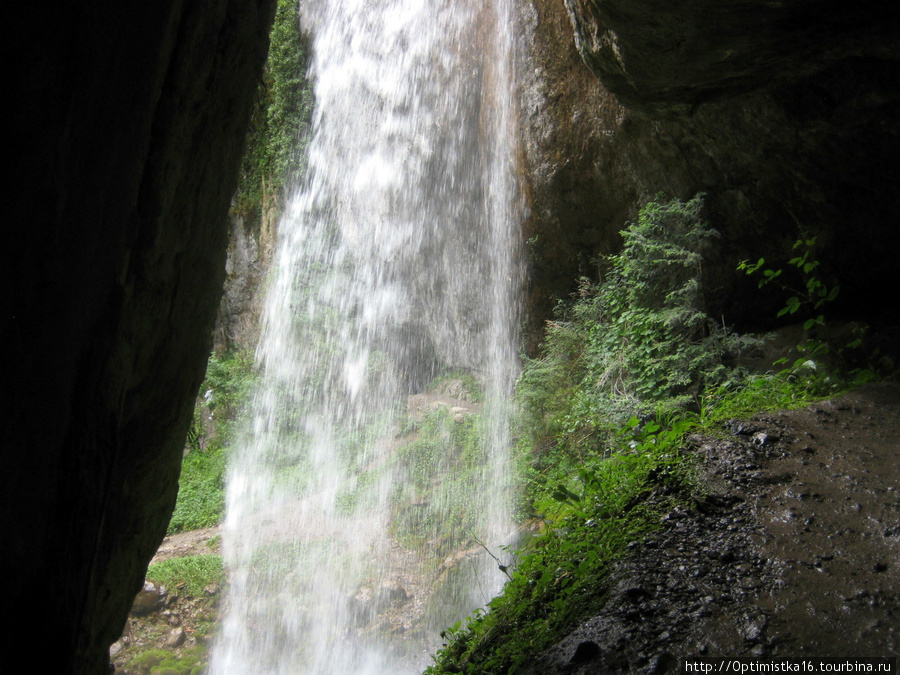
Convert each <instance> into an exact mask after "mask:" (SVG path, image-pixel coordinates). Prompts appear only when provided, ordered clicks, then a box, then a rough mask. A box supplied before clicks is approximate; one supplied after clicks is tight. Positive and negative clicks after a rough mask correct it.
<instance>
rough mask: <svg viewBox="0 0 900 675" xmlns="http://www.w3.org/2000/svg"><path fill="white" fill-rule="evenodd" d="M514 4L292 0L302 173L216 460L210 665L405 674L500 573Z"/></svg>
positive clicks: (514, 249)
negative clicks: (305, 82) (217, 523)
mask: <svg viewBox="0 0 900 675" xmlns="http://www.w3.org/2000/svg"><path fill="white" fill-rule="evenodd" d="M510 12H511V9H510V7H509V6H508V3H507V0H453V1H451V0H303V2H302V3H301V8H300V16H301V20H302V23H303V25H304V28H305V29H306V30H308V31H309V32H310V33H311V35H312V40H313V57H312V64H311V66H310V69H311V70H310V75H311V78H312V79H313V81H314V82H315V100H316V107H315V112H314V117H313V137H312V139H311V141H310V145H309V170H308V173H307V175H306V177H305V178H304V180H303V183H302V185H300V186H298V189H297V190H296V193H295V195H294V197H293V199H292V200H291V203H290V205H289V208H288V209H287V210H286V213H285V216H284V217H283V219H282V221H281V223H280V225H279V241H278V244H277V249H276V250H277V253H276V260H275V272H274V276H273V278H272V280H271V282H270V287H269V289H268V293H267V299H266V306H265V311H264V324H263V329H262V335H261V339H260V344H259V346H258V350H257V358H258V364H259V369H260V372H261V378H260V384H259V385H258V388H257V391H256V392H255V394H254V397H253V400H252V404H251V411H250V416H251V421H250V422H249V423H248V425H247V429H246V431H245V432H244V434H243V440H242V442H240V443H239V444H238V447H236V448H235V449H234V451H233V457H232V458H231V459H230V467H229V472H228V487H227V494H228V497H227V517H226V529H225V537H224V539H225V541H224V548H225V557H226V564H227V566H228V568H229V588H228V591H227V599H226V608H227V611H226V617H225V620H224V625H223V628H222V632H221V635H220V637H219V639H218V640H217V643H216V645H215V647H214V653H213V659H212V672H213V673H216V674H218V675H236V674H238V673H240V674H244V673H290V674H295V673H342V674H343V673H404V672H419V671H421V669H422V668H423V667H424V666H425V665H427V663H429V661H430V659H429V655H430V653H432V652H433V651H434V650H435V649H436V648H437V647H439V646H440V642H439V631H440V629H441V628H443V627H445V626H447V625H450V624H453V623H454V622H456V621H457V620H459V619H462V618H463V617H465V616H466V615H467V614H469V613H470V612H471V611H472V610H474V609H475V608H477V607H479V606H483V605H484V604H485V603H486V602H487V601H488V600H489V599H490V598H491V597H493V595H495V594H496V593H497V592H498V591H499V590H500V589H501V588H502V585H503V582H504V581H505V580H506V577H505V576H504V574H503V572H502V571H501V570H500V569H499V568H498V560H497V559H500V560H503V561H504V562H506V557H505V556H506V555H507V554H506V553H505V551H504V549H503V548H502V545H503V544H505V543H508V542H509V541H510V538H511V533H513V532H514V528H513V526H512V521H511V518H510V503H511V483H512V479H511V475H510V472H509V468H508V465H509V458H508V454H509V445H510V440H509V432H508V419H509V399H510V394H511V391H512V386H513V381H514V377H515V373H516V368H517V358H516V357H517V351H518V349H517V344H516V335H517V328H518V321H519V316H518V313H519V305H520V301H519V297H518V291H519V286H520V284H521V270H520V269H519V255H518V248H519V225H520V222H519V221H520V216H521V213H520V206H519V203H518V200H519V195H518V188H517V169H516V153H515V137H516V130H515V116H514V105H513V91H514V90H513V82H512V70H513V69H512V56H511V54H512V21H511V20H510ZM488 550H489V551H490V554H488V553H487V551H488ZM494 556H496V558H497V559H495V557H494Z"/></svg>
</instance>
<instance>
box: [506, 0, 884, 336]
mask: <svg viewBox="0 0 900 675" xmlns="http://www.w3.org/2000/svg"><path fill="white" fill-rule="evenodd" d="M566 6H567V9H568V12H566V11H565V9H564V7H563V6H562V3H559V2H554V1H552V0H534V2H533V3H531V4H524V5H522V6H521V7H522V8H521V13H520V20H521V25H520V34H521V35H522V36H523V40H522V43H521V44H522V47H521V49H522V51H523V53H522V57H523V60H524V61H525V62H526V63H528V64H529V66H528V67H526V68H524V69H523V72H522V75H521V80H522V85H523V86H522V92H523V96H522V120H523V130H524V131H523V133H524V141H525V142H524V148H525V152H524V155H525V158H526V164H527V169H526V174H527V181H528V187H529V197H530V199H531V217H530V220H529V224H528V227H529V233H528V235H527V236H528V237H529V242H530V245H529V247H528V248H529V254H530V261H531V265H532V269H533V274H532V289H531V294H530V307H531V315H532V317H533V318H534V319H536V320H537V321H538V322H540V321H542V320H543V318H545V317H546V315H547V312H548V310H549V307H550V306H551V303H552V301H553V299H554V297H560V296H564V295H565V294H566V293H568V292H571V290H573V288H574V279H575V278H576V277H577V276H578V275H579V274H587V275H589V276H591V275H595V274H596V265H594V264H593V262H592V260H593V259H594V258H595V257H596V256H597V255H598V254H603V253H609V252H610V251H611V250H614V249H615V248H616V246H617V243H618V239H617V237H618V235H617V233H618V230H620V229H621V228H622V226H623V224H624V223H625V221H626V220H627V219H629V218H633V217H634V216H635V215H636V213H637V208H638V207H639V205H640V203H641V202H643V201H646V200H648V199H650V198H651V197H653V196H654V195H655V194H656V193H657V192H659V191H663V192H665V193H667V194H668V195H669V196H677V197H681V198H686V197H690V196H693V194H695V193H696V192H700V191H703V192H706V193H707V195H708V197H707V204H708V207H709V209H708V210H709V217H710V221H711V223H712V224H713V226H714V227H716V228H717V229H719V230H720V232H721V233H722V239H721V241H720V244H719V246H718V247H717V250H716V251H715V253H714V255H713V257H712V260H711V261H710V270H709V271H710V272H711V278H712V280H713V281H712V284H711V287H710V288H709V289H708V292H709V300H710V302H711V304H712V307H711V313H713V315H719V314H723V315H724V318H725V320H726V321H727V322H728V323H737V324H743V325H745V326H746V325H753V324H758V323H759V322H760V321H764V320H766V319H767V318H768V317H771V316H773V315H774V310H777V309H778V306H774V305H776V304H777V303H779V302H783V298H775V297H766V296H765V295H761V294H759V293H758V292H757V291H756V286H755V284H752V283H747V280H746V279H743V278H741V275H739V274H736V273H735V265H736V263H737V262H738V261H739V260H741V259H744V258H751V259H754V260H755V259H756V258H758V257H760V256H765V257H766V258H767V260H770V261H772V262H773V263H774V264H780V265H783V264H784V263H783V261H785V260H787V258H788V257H789V253H790V247H791V244H792V243H793V242H794V240H795V239H796V238H797V236H798V234H799V233H800V232H801V231H806V232H808V233H810V234H811V235H813V236H817V237H818V239H819V251H818V255H819V256H820V259H821V260H822V263H823V265H822V268H821V271H822V273H823V274H827V275H829V276H831V277H833V278H834V279H836V280H837V282H838V283H840V284H841V285H842V299H843V302H844V304H843V308H842V309H843V310H844V311H847V312H851V313H852V312H856V313H868V314H869V315H870V316H871V315H872V314H873V313H877V312H878V311H880V310H882V309H884V308H885V303H883V302H882V300H881V298H882V297H884V296H885V294H893V293H894V292H895V291H896V290H897V279H896V275H895V274H894V272H893V269H894V267H895V265H894V253H893V252H894V251H895V250H896V248H897V244H898V229H897V228H896V226H895V222H896V217H895V215H894V214H895V212H896V205H895V203H894V197H893V194H894V185H895V184H896V181H897V178H898V170H897V157H898V151H900V116H898V115H897V114H896V109H897V105H898V101H900V86H898V83H900V48H898V41H897V40H896V35H897V34H898V33H897V28H898V26H897V23H896V21H897V20H896V19H895V18H894V17H893V15H892V13H890V12H889V10H888V8H887V7H886V6H884V5H883V4H881V3H870V4H868V5H867V6H866V7H858V6H856V5H853V6H851V5H846V4H841V3H834V2H825V1H813V0H810V1H808V2H761V1H745V2H729V3H716V2H699V3H693V2H681V1H679V2H671V3H665V2H654V1H651V0H646V1H641V2H632V1H631V0H627V1H624V0H623V1H619V0H568V1H567V3H566ZM567 14H568V16H567ZM573 27H574V30H573ZM573 34H574V38H575V39H574V40H573ZM576 47H578V48H579V49H580V55H581V56H582V57H583V59H582V58H579V53H578V50H576ZM585 64H587V66H589V67H590V68H588V67H587V66H586V65H585ZM773 306H774V309H773Z"/></svg>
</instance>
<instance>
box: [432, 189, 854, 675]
mask: <svg viewBox="0 0 900 675" xmlns="http://www.w3.org/2000/svg"><path fill="white" fill-rule="evenodd" d="M701 207H702V204H701V199H700V196H698V197H696V198H694V199H692V200H690V201H689V202H686V203H684V202H680V201H678V200H673V201H671V202H669V203H667V204H663V203H653V204H649V205H648V206H647V207H645V208H644V209H643V210H642V211H641V215H640V218H639V220H638V222H637V223H635V224H631V225H630V226H629V227H628V229H627V230H626V231H625V232H623V238H624V240H625V247H624V248H623V250H622V252H621V253H620V254H618V255H616V256H611V257H609V258H608V259H607V272H606V275H605V278H604V279H603V280H602V282H601V283H598V284H597V283H591V282H589V281H584V280H583V281H582V284H581V288H580V290H579V294H578V296H577V298H576V299H575V300H574V302H573V303H571V304H570V305H568V306H563V307H561V308H560V312H559V314H558V316H557V319H556V320H555V321H553V322H551V323H550V324H549V325H548V329H547V333H546V338H545V342H544V345H543V348H544V354H543V357H542V358H541V359H535V360H531V361H528V362H527V363H526V365H525V368H524V371H523V374H522V376H521V377H520V379H519V381H518V383H517V390H516V396H517V400H518V402H519V403H520V408H521V419H520V421H519V424H518V427H519V433H518V434H517V435H518V439H519V440H518V444H517V454H518V462H519V465H520V468H519V475H521V476H523V477H524V479H525V483H526V486H527V487H526V489H525V490H524V491H523V503H522V505H521V509H520V510H521V513H522V514H523V515H524V514H528V515H529V516H530V517H531V518H532V522H539V523H540V524H541V525H542V527H543V532H542V533H541V535H540V536H536V537H535V538H533V539H531V540H530V541H528V542H526V545H525V548H524V549H523V550H521V551H518V552H517V564H516V566H515V568H514V571H513V573H512V578H511V580H510V582H509V583H508V584H507V586H506V587H505V589H504V591H503V593H502V594H501V595H500V596H499V597H497V598H495V599H494V600H493V601H492V602H491V603H490V605H489V607H488V611H486V612H485V611H479V612H476V613H475V614H474V615H473V616H472V617H470V621H469V622H468V623H465V622H460V623H457V624H456V625H454V626H453V627H451V628H449V629H447V630H445V631H444V633H443V637H444V638H445V640H446V641H447V642H446V644H445V647H444V649H443V650H442V651H441V652H440V653H439V654H438V655H437V656H436V657H435V663H434V665H433V666H432V667H431V668H429V669H428V671H427V672H429V673H431V674H432V675H437V674H438V673H472V674H474V673H489V672H490V673H494V672H496V673H503V672H518V671H519V670H520V669H522V668H524V667H525V666H526V665H527V664H528V663H529V662H530V661H531V660H532V659H533V658H534V656H535V655H536V654H539V653H540V652H542V651H543V650H545V649H547V648H548V647H549V646H550V645H552V644H553V643H555V642H556V641H557V640H559V639H560V638H561V637H562V636H563V635H565V634H566V631H568V630H570V629H571V628H572V627H573V626H574V625H577V623H578V622H579V621H582V620H583V619H584V618H586V617H587V616H590V615H591V613H592V612H593V611H594V610H595V609H597V608H598V607H599V606H600V605H601V604H602V603H603V601H604V599H605V594H606V593H607V591H608V590H609V583H610V580H609V578H608V570H609V568H610V565H611V563H612V562H613V561H615V560H616V559H617V558H618V557H620V556H622V555H623V554H624V553H625V551H626V550H627V548H628V545H629V543H630V542H632V541H639V540H640V539H641V538H642V537H644V536H645V535H646V534H647V533H648V532H650V531H652V530H653V529H655V528H656V527H658V526H659V524H660V513H661V512H662V511H665V510H668V509H671V508H672V507H673V506H674V505H675V504H677V503H679V502H683V501H687V500H689V499H690V498H691V497H692V496H693V495H696V494H697V493H698V491H699V490H700V489H701V488H700V487H699V486H698V485H697V484H696V483H695V480H694V463H693V460H692V459H691V458H689V457H687V456H685V455H684V454H683V453H682V452H681V446H682V444H683V440H684V437H685V435H686V434H687V433H689V431H691V430H692V429H695V428H697V427H701V428H702V429H703V430H704V431H706V432H708V433H709V432H711V431H712V430H713V429H714V428H715V426H714V425H717V424H719V423H720V422H721V421H722V420H723V419H728V418H734V417H740V416H746V415H750V414H752V413H755V412H757V411H759V410H761V409H769V408H775V407H779V408H782V407H797V406H800V405H804V404H806V403H808V402H810V401H811V400H813V398H814V397H815V396H817V395H821V394H822V393H827V392H831V391H833V388H834V386H835V383H836V382H837V381H838V380H834V379H829V377H830V376H829V375H827V374H825V373H824V372H820V373H819V374H817V375H816V376H815V377H810V376H809V375H808V374H802V373H798V372H794V371H791V370H785V371H782V372H780V373H768V374H766V375H757V376H748V375H747V374H746V373H744V372H743V371H741V370H740V369H737V368H734V367H730V366H729V365H728V364H729V360H730V358H731V357H732V356H734V355H736V353H737V352H739V351H740V350H741V349H743V348H746V347H747V346H749V345H751V344H753V340H750V339H749V338H741V337H738V336H734V335H732V334H730V333H728V332H727V331H725V330H724V328H722V327H719V326H717V325H715V324H714V323H713V322H712V321H710V320H709V318H708V317H707V316H706V315H705V314H704V312H703V297H702V289H703V284H702V277H703V275H702V272H703V270H702V252H703V248H704V246H705V245H706V243H707V242H709V241H710V239H711V238H712V237H714V236H715V233H714V232H713V231H712V230H710V229H709V228H708V227H707V225H706V224H705V223H704V222H703V221H702V218H701ZM813 243H814V242H813ZM763 264H764V261H760V264H759V265H758V266H757V268H760V267H761V266H762V265H763ZM791 264H792V265H793V266H794V267H795V268H796V269H798V270H799V271H800V272H801V273H805V274H813V273H814V272H815V271H816V269H817V267H818V266H817V264H815V261H814V259H813V258H812V257H811V254H809V253H808V252H803V251H801V252H799V254H798V255H797V257H796V258H795V259H794V260H793V261H792V262H791ZM765 276H766V279H771V280H773V281H774V280H776V279H778V278H779V277H780V276H781V275H780V273H778V272H777V271H775V270H772V271H771V274H765ZM805 287H806V289H807V292H808V294H809V295H810V297H811V298H813V300H811V302H812V305H813V306H815V305H816V303H820V304H819V305H818V306H816V307H815V308H816V309H818V307H820V306H821V305H822V304H824V303H827V302H829V301H830V300H833V299H834V297H836V294H837V292H836V291H835V290H833V288H832V287H827V286H826V285H825V284H824V282H819V283H812V284H806V285H805ZM798 297H799V296H798ZM793 306H794V304H793V303H789V305H788V307H789V308H788V309H787V311H786V313H787V314H789V313H790V311H791V310H790V307H793ZM686 402H689V403H690V405H686Z"/></svg>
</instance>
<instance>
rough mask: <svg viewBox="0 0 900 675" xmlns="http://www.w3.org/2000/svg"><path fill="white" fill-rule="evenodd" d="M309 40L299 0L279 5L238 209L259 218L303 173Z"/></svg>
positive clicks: (309, 110)
mask: <svg viewBox="0 0 900 675" xmlns="http://www.w3.org/2000/svg"><path fill="white" fill-rule="evenodd" d="M308 50H309V45H308V40H307V38H306V37H305V36H304V35H303V34H302V33H301V32H300V25H299V19H298V15H297V2H296V0H278V7H277V10H276V14H275V22H274V24H273V26H272V32H271V34H270V45H269V57H268V60H267V61H266V66H265V71H264V73H263V81H262V82H261V83H260V86H259V91H258V95H257V106H256V109H255V111H254V113H253V117H252V118H251V122H250V131H249V134H248V137H247V151H246V153H245V156H244V162H243V165H242V169H241V182H240V187H239V189H238V193H237V194H236V195H235V198H234V203H233V207H232V208H233V210H234V211H235V212H236V213H238V214H240V215H243V216H246V217H249V218H255V219H258V218H259V217H260V214H261V211H262V208H263V201H264V199H266V198H267V196H268V195H275V194H278V193H279V192H280V191H281V190H282V189H283V188H284V186H285V185H286V184H288V183H289V182H290V181H291V179H292V178H294V177H296V176H298V175H300V174H302V172H303V171H304V168H305V166H304V162H305V139H306V137H307V135H308V128H309V122H310V118H311V115H312V102H313V96H312V88H311V86H310V84H309V82H308V81H307V80H306V64H307V58H308V57H307V53H308Z"/></svg>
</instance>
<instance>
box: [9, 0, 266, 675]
mask: <svg viewBox="0 0 900 675" xmlns="http://www.w3.org/2000/svg"><path fill="white" fill-rule="evenodd" d="M273 4H274V3H273V2H272V1H271V0H245V1H238V0H227V1H222V2H218V1H216V2H213V1H212V0H201V1H198V2H190V3H187V2H179V1H177V0H173V1H168V2H161V3H159V2H157V3H143V4H134V3H121V2H111V1H108V0H103V1H101V2H92V3H67V4H61V5H60V6H58V7H56V6H50V7H48V6H45V5H40V6H35V7H34V9H21V10H19V9H17V10H15V11H13V12H11V14H12V15H11V16H8V17H7V21H8V22H7V25H8V26H9V27H11V28H12V27H14V30H12V33H13V37H12V39H11V41H9V42H8V45H7V46H8V47H11V50H12V53H13V55H14V60H13V61H12V64H14V65H13V67H12V71H13V72H12V77H13V81H12V82H11V83H9V82H8V83H7V87H8V88H7V92H8V97H7V102H8V105H7V106H5V107H6V108H7V112H8V114H9V112H10V109H11V114H12V120H11V122H10V121H9V120H8V121H7V124H8V127H7V130H8V131H9V132H11V134H10V135H11V142H10V143H8V144H7V147H8V152H7V153H5V159H6V161H7V163H8V165H9V167H10V169H11V170H12V172H13V175H12V177H11V178H8V179H7V181H6V189H5V194H6V196H7V199H6V200H5V204H4V206H5V208H4V212H5V216H6V219H5V221H6V222H5V226H4V231H3V243H2V246H0V249H2V256H3V259H2V269H3V275H4V279H5V282H4V284H3V291H2V302H3V306H2V314H0V322H2V333H0V334H2V340H3V352H2V353H3V356H4V361H5V363H4V369H3V371H4V378H3V399H2V410H3V414H4V418H5V421H4V424H3V425H2V431H0V434H2V439H3V440H2V448H3V451H4V460H3V470H2V476H3V478H2V480H3V489H2V491H0V495H2V496H0V500H2V514H3V520H2V523H3V527H2V535H0V537H2V538H0V541H2V544H3V555H2V556H0V570H2V578H3V579H5V580H6V582H7V590H8V592H7V594H6V600H7V610H8V612H9V616H10V617H11V618H12V619H13V623H14V626H15V627H14V628H13V631H12V633H9V632H8V633H7V635H6V637H7V639H8V640H9V642H10V644H15V645H16V651H17V652H19V653H20V654H22V655H23V656H24V657H25V658H29V659H32V660H35V661H37V662H38V663H39V666H38V670H40V671H41V672H53V673H100V672H105V671H106V663H107V656H106V651H107V648H108V645H109V644H110V643H111V642H112V641H113V640H115V639H116V638H117V637H118V634H119V632H120V631H121V628H122V625H123V623H124V620H125V617H126V614H127V611H128V608H129V606H130V603H131V600H132V598H133V597H134V594H135V592H136V591H137V590H138V589H139V588H140V584H141V581H142V579H143V574H144V571H145V569H146V564H147V562H148V561H149V559H150V557H151V556H152V554H153V552H154V550H155V549H156V546H157V545H158V543H159V541H160V540H161V539H162V536H163V534H164V533H165V529H166V524H167V522H168V517H169V515H170V513H171V509H172V507H173V505H174V500H175V494H176V490H177V477H178V473H179V467H180V459H181V450H182V447H183V442H184V437H185V434H186V431H187V428H188V425H189V422H190V417H191V407H192V403H193V399H194V395H195V393H196V389H197V387H198V386H199V383H200V381H201V380H202V377H203V369H204V366H205V362H206V356H207V353H208V350H209V346H210V341H211V332H212V324H213V320H214V318H215V312H216V306H217V303H218V300H219V296H220V294H221V286H222V280H223V276H224V256H225V246H226V240H227V236H228V225H227V219H226V214H227V209H228V204H229V200H230V198H231V195H232V193H233V191H234V188H235V184H236V177H237V171H238V165H239V159H240V154H241V151H242V145H243V137H244V132H245V129H246V126H247V122H248V118H249V113H250V108H251V104H252V100H253V96H254V92H255V85H256V82H257V80H258V78H259V74H260V72H261V68H262V64H263V61H264V59H265V52H266V48H267V44H268V27H269V25H270V24H271V20H272V14H273V11H274V8H273ZM36 643H37V644H40V645H43V646H44V647H43V648H41V649H34V647H35V644H36Z"/></svg>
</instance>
